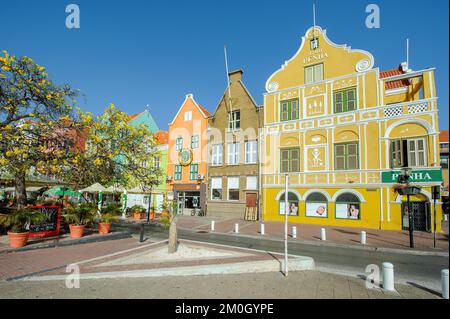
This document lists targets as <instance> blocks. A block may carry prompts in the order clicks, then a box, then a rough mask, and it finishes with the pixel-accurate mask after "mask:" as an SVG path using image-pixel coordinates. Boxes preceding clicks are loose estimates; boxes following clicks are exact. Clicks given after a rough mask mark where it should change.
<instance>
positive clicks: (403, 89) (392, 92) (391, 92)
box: [384, 86, 408, 95]
mask: <svg viewBox="0 0 450 319" xmlns="http://www.w3.org/2000/svg"><path fill="white" fill-rule="evenodd" d="M405 92H408V88H407V87H406V86H405V87H401V88H396V89H390V90H386V91H385V92H384V93H385V94H386V95H395V94H399V93H405Z"/></svg>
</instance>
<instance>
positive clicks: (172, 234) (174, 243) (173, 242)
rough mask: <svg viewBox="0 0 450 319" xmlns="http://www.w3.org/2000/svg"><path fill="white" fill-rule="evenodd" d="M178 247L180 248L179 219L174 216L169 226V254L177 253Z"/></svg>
mask: <svg viewBox="0 0 450 319" xmlns="http://www.w3.org/2000/svg"><path fill="white" fill-rule="evenodd" d="M177 248H178V236H177V221H176V219H175V218H174V217H172V220H171V222H170V228H169V254H173V253H176V252H177Z"/></svg>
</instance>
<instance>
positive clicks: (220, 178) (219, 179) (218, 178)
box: [211, 177, 223, 201]
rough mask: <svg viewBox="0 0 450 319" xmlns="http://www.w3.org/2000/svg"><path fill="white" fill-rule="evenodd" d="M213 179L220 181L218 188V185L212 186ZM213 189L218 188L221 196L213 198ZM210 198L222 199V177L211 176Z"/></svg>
mask: <svg viewBox="0 0 450 319" xmlns="http://www.w3.org/2000/svg"><path fill="white" fill-rule="evenodd" d="M214 181H220V188H219V187H215V186H214V184H215V183H214ZM215 189H220V190H221V196H220V198H214V195H213V194H214V190H215ZM211 200H217V201H220V200H223V181H222V177H211Z"/></svg>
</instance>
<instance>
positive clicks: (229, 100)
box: [223, 45, 234, 131]
mask: <svg viewBox="0 0 450 319" xmlns="http://www.w3.org/2000/svg"><path fill="white" fill-rule="evenodd" d="M223 49H224V53H225V69H226V71H227V83H228V102H229V103H230V111H229V113H228V114H229V115H228V117H229V119H230V123H231V130H232V131H234V121H233V119H232V116H233V105H232V104H231V85H230V72H229V71H228V57H227V46H226V45H225V46H224V47H223Z"/></svg>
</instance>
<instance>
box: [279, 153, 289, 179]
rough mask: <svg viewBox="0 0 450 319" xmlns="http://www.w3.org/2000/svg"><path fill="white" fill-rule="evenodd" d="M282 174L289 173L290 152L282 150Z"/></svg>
mask: <svg viewBox="0 0 450 319" xmlns="http://www.w3.org/2000/svg"><path fill="white" fill-rule="evenodd" d="M281 172H282V173H287V172H289V150H287V149H283V150H281Z"/></svg>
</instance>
